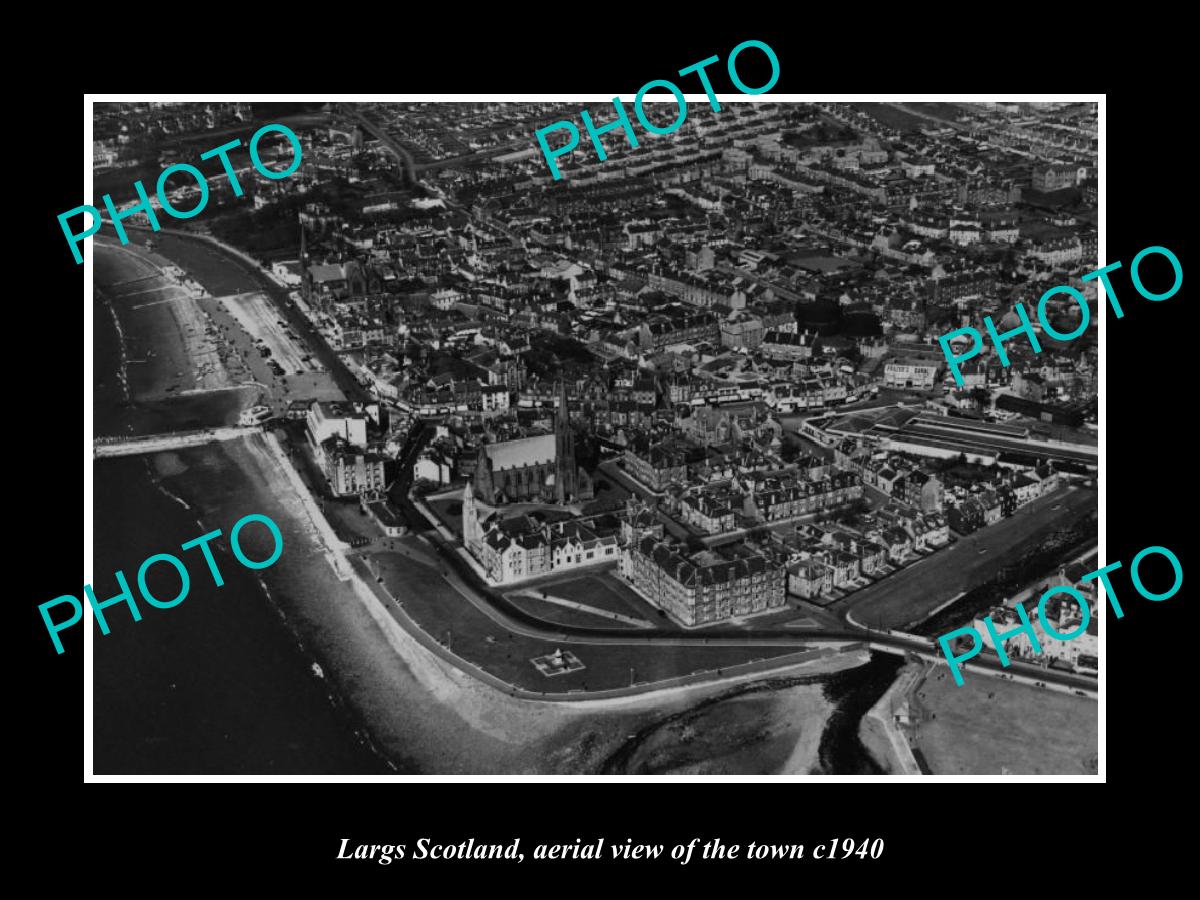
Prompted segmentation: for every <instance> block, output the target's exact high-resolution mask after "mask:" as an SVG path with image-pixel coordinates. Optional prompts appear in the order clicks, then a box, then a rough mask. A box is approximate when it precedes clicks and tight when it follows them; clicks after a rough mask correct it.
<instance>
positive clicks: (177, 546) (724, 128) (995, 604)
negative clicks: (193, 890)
mask: <svg viewBox="0 0 1200 900" xmlns="http://www.w3.org/2000/svg"><path fill="white" fill-rule="evenodd" d="M790 97H791V95H786V96H785V98H784V99H781V98H776V97H771V96H769V95H767V96H761V97H753V98H751V97H738V96H737V95H731V96H730V97H729V99H728V100H726V99H725V97H724V96H722V102H721V107H720V110H719V111H715V110H714V109H712V108H710V105H709V104H708V103H706V102H704V101H703V100H701V101H700V102H692V103H691V104H690V105H688V107H687V110H686V116H685V117H683V120H682V123H681V124H680V123H679V122H678V121H677V107H676V104H675V102H674V101H672V100H671V97H670V95H669V94H664V95H662V97H659V98H656V99H651V100H647V102H646V103H645V116H646V117H647V118H648V119H649V120H651V121H652V122H653V123H655V129H654V130H652V129H650V128H648V127H646V118H643V114H642V108H641V106H640V105H639V107H638V112H637V116H636V117H634V116H633V111H634V107H633V103H632V100H631V99H626V100H625V107H626V110H627V112H628V114H629V115H628V116H627V118H626V119H625V125H626V126H627V127H621V126H619V125H618V126H615V127H613V128H610V129H606V130H604V131H603V133H600V134H589V130H591V131H595V132H598V131H599V130H600V129H601V128H602V127H603V126H604V125H607V124H610V123H613V122H614V120H615V119H616V118H617V110H615V109H614V106H613V104H611V103H608V104H605V103H603V102H584V101H575V102H564V101H559V102H515V101H506V100H503V99H477V100H463V101H455V102H451V101H446V102H403V101H402V100H396V101H388V102H384V101H382V100H380V101H370V102H368V101H361V102H322V101H321V100H318V99H314V100H311V101H305V102H299V101H294V102H283V101H281V100H275V101H270V102H267V101H263V102H259V101H244V102H238V101H234V100H230V99H225V100H214V101H211V102H198V101H188V102H110V101H103V102H101V101H97V102H95V103H94V104H93V107H92V121H91V128H92V154H93V155H92V169H93V182H94V184H93V198H94V199H93V200H92V202H93V203H94V204H95V207H96V208H98V209H99V210H102V211H103V213H104V218H103V222H102V226H101V227H100V228H99V229H97V230H95V231H94V233H91V232H89V236H87V238H86V248H85V246H84V240H83V238H79V239H78V240H76V241H74V242H72V232H71V231H68V225H67V224H66V223H65V222H63V220H62V219H61V217H60V222H63V229H64V232H66V233H67V237H68V241H67V245H66V246H64V248H63V253H64V254H65V255H66V257H67V260H68V262H69V263H70V264H72V265H74V262H71V261H70V255H71V253H72V252H74V253H76V254H77V256H76V258H77V259H78V258H80V257H81V255H82V254H83V253H84V252H85V249H86V254H87V265H88V266H89V267H90V272H91V274H92V285H93V290H92V294H91V297H90V320H91V328H92V336H91V342H92V351H93V352H92V357H93V359H92V362H93V378H92V386H93V393H92V397H93V401H92V402H93V405H92V412H93V426H94V427H93V435H92V439H93V450H92V453H93V457H94V458H93V461H92V485H93V503H94V509H95V526H94V544H93V558H94V568H93V570H92V571H91V572H90V573H88V574H89V576H90V577H91V579H92V582H91V588H92V589H93V590H94V594H95V597H96V598H97V600H100V601H103V600H106V599H109V598H118V597H119V596H120V595H122V593H123V591H124V590H125V589H126V581H123V579H125V580H127V585H128V592H129V593H128V596H130V597H131V598H132V599H130V600H129V601H128V602H114V603H113V604H111V605H108V606H107V607H106V608H105V609H104V618H105V626H106V627H107V629H108V631H107V633H104V632H103V631H102V629H101V626H100V624H99V622H97V624H95V625H92V624H90V623H89V624H88V627H91V628H92V629H93V642H92V643H93V649H92V673H91V674H92V682H93V713H92V728H93V732H92V741H93V765H94V771H95V773H96V774H97V775H130V776H154V775H200V776H238V775H244V776H295V775H313V776H323V775H325V776H328V775H372V776H387V775H444V776H454V775H498V776H505V775H542V776H546V775H574V776H600V775H612V776H639V775H693V776H728V775H780V776H876V777H880V778H882V777H886V776H917V777H919V776H922V775H933V776H958V777H966V776H1000V775H1014V776H1028V775H1050V776H1095V775H1097V772H1098V765H1099V761H1098V746H1099V730H1098V698H1097V695H1098V674H1099V669H1100V665H1101V661H1100V659H1099V634H1098V627H1099V618H1100V616H1099V612H1100V611H1099V609H1098V606H1099V605H1101V604H1103V603H1104V599H1103V597H1102V596H1101V595H1100V594H1099V591H1100V589H1101V588H1100V581H1099V580H1097V579H1095V578H1086V577H1085V576H1087V575H1088V574H1089V573H1093V572H1094V570H1096V569H1097V568H1098V567H1099V566H1100V560H1099V555H1098V533H1099V521H1098V503H1097V498H1098V494H1097V472H1098V466H1099V446H1098V443H1099V441H1098V438H1099V435H1098V403H1097V399H1098V397H1097V392H1098V384H1099V374H1100V370H1099V342H1098V332H1097V326H1098V320H1099V319H1100V315H1098V312H1099V305H1100V304H1102V302H1103V301H1102V299H1101V300H1098V295H1097V284H1098V281H1097V279H1095V278H1085V277H1084V276H1086V275H1088V274H1089V273H1092V272H1093V270H1095V269H1097V268H1098V266H1099V265H1100V264H1101V261H1100V260H1099V259H1098V254H1097V234H1098V227H1099V222H1098V217H1099V209H1098V202H1097V192H1098V184H1099V183H1100V182H1099V179H1100V174H1099V164H1100V160H1099V158H1098V150H1099V140H1098V128H1097V126H1098V115H1097V105H1096V104H1095V103H1090V102H1089V103H1084V102H1038V103H1031V102H1003V101H1002V100H997V101H995V102H948V101H947V102H886V103H885V102H875V103H872V102H830V101H811V102H801V101H799V100H793V99H790ZM584 109H586V110H589V111H590V114H591V119H588V118H586V117H583V118H581V110H584ZM593 120H594V124H593ZM673 120H675V121H676V126H677V127H675V128H674V130H672V131H671V132H670V133H663V132H664V130H665V129H667V128H668V127H669V126H670V125H671V124H672V121H673ZM556 123H558V124H560V125H561V124H562V123H569V124H570V127H569V128H568V127H559V128H555V129H550V128H549V126H551V125H554V124H556ZM572 132H574V139H572ZM635 133H636V138H637V139H636V146H634V145H633V141H631V137H632V136H633V135H634V134H635ZM601 147H603V150H604V153H599V152H598V150H599V148H601ZM602 157H603V158H602ZM556 176H558V177H556ZM79 221H80V220H78V219H77V220H75V221H74V222H73V223H72V224H71V226H70V227H71V228H73V231H74V234H75V235H79V234H80V233H81V232H83V231H84V226H81V225H80V224H79ZM79 268H80V270H81V271H82V268H83V267H82V266H80V267H79ZM1057 285H1065V286H1069V287H1071V288H1074V289H1075V290H1076V291H1077V292H1078V293H1079V294H1082V295H1083V297H1085V298H1086V299H1087V301H1088V303H1089V304H1091V306H1092V313H1093V314H1092V315H1091V316H1090V317H1089V316H1088V315H1087V312H1088V311H1087V309H1086V308H1083V309H1081V307H1080V305H1079V303H1077V302H1076V301H1075V300H1074V299H1073V298H1072V296H1071V295H1070V294H1068V293H1066V292H1063V293H1060V294H1056V295H1054V296H1052V297H1050V298H1049V300H1046V299H1044V297H1043V295H1045V294H1046V293H1047V291H1049V290H1050V289H1051V288H1053V287H1055V286H1057ZM1035 311H1036V312H1037V314H1036V315H1035ZM1027 313H1028V314H1027ZM972 330H974V334H975V335H976V336H977V337H978V336H979V335H982V339H981V340H978V341H974V342H972V340H971V339H970V335H971V333H972ZM947 335H952V338H951V339H950V340H941V339H942V338H943V337H945V336H947ZM248 516H249V517H251V519H252V520H257V521H251V522H249V524H245V527H241V526H242V525H243V524H244V523H243V520H245V519H246V517H248ZM266 521H269V523H270V524H271V528H268V527H266V525H265V524H264V523H265V522H266ZM235 523H236V524H237V526H238V527H236V528H235ZM217 531H219V534H216V535H212V534H211V533H212V532H217ZM204 535H209V537H208V538H207V540H206V542H205V543H203V544H199V543H197V539H198V538H200V537H201V536H204ZM189 542H191V546H190V547H185V545H188V544H189ZM181 548H182V549H181ZM155 554H160V555H163V554H170V555H172V557H171V558H175V559H177V561H180V562H181V564H182V566H186V574H182V572H181V570H180V567H177V566H175V565H167V564H161V565H159V564H156V565H153V566H150V562H151V560H150V559H148V558H150V557H152V556H153V555H155ZM272 557H273V558H272ZM268 558H272V559H271V562H270V563H269V564H263V563H262V561H263V560H265V559H268ZM160 559H162V557H161V556H160ZM143 560H146V565H142V563H143ZM248 560H249V561H250V562H248ZM139 566H140V567H141V568H140V569H139ZM119 572H123V573H124V575H122V576H121V577H120V578H118V577H117V573H119ZM181 574H182V577H183V588H184V593H186V599H185V600H183V601H182V602H179V603H178V604H177V605H174V606H171V605H170V604H169V603H163V602H159V603H152V602H149V601H148V600H146V599H145V598H147V597H151V596H152V597H157V598H160V600H161V598H171V597H176V596H177V595H179V596H182V594H181V591H180V588H181ZM189 577H190V590H189ZM1056 588H1059V589H1061V590H1060V591H1059V592H1057V593H1055V594H1054V596H1053V597H1052V598H1051V599H1050V600H1049V602H1048V603H1047V602H1043V604H1042V606H1041V608H1040V609H1039V610H1038V612H1037V614H1035V608H1037V607H1038V600H1039V598H1040V597H1042V596H1043V595H1044V594H1046V593H1047V592H1048V591H1050V592H1053V591H1054V589H1056ZM135 601H136V606H137V610H138V611H139V613H140V618H139V617H138V616H131V610H132V608H133V605H134V602H135ZM93 603H95V601H93ZM1022 605H1023V608H1021V607H1022ZM1026 612H1028V614H1029V618H1028V620H1027V621H1028V623H1030V624H1027V623H1026V619H1025V616H1026ZM43 615H46V613H45V612H43ZM57 615H58V616H59V617H62V616H63V615H64V614H63V613H62V612H58V613H57ZM85 622H86V620H85ZM47 624H48V626H49V620H47ZM997 633H999V634H1001V635H1008V638H1007V639H1006V640H1004V641H1003V642H1001V641H1000V640H999V639H996V640H990V639H989V635H993V634H997ZM947 635H952V636H953V637H952V639H948V640H946V641H939V638H942V637H943V636H947ZM1064 638H1066V639H1064ZM55 640H56V641H57V637H55ZM997 645H998V646H997ZM953 660H958V662H954V661H953Z"/></svg>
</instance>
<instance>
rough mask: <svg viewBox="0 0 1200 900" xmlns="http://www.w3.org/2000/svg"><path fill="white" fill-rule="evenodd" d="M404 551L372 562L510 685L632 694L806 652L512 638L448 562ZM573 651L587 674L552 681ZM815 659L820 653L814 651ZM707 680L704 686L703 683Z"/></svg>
mask: <svg viewBox="0 0 1200 900" xmlns="http://www.w3.org/2000/svg"><path fill="white" fill-rule="evenodd" d="M396 543H397V544H400V545H403V546H404V547H405V549H404V550H402V551H400V552H376V553H373V554H372V555H371V560H372V563H373V564H374V565H375V566H376V567H377V568H378V571H379V572H380V573H381V575H382V578H383V585H384V587H385V588H386V589H387V591H388V593H389V594H391V595H392V596H393V597H394V598H395V599H396V600H397V601H398V602H399V603H400V604H401V605H402V607H403V608H404V611H405V612H406V613H407V614H408V615H409V616H411V617H412V618H413V619H414V620H416V622H417V623H418V624H419V625H420V626H421V628H422V629H423V630H424V631H425V632H426V633H427V634H429V635H430V636H431V637H433V638H434V639H436V640H438V641H439V642H440V643H442V644H443V645H447V646H448V647H449V649H450V650H451V651H452V652H453V653H454V654H455V655H457V656H460V657H463V658H464V659H466V660H468V661H469V662H471V663H472V664H474V665H476V666H479V667H481V668H483V669H484V670H485V671H487V672H488V673H490V674H492V675H494V676H495V677H497V678H499V679H501V680H502V681H504V682H505V683H507V684H512V685H515V686H517V687H520V688H523V689H525V690H530V691H544V692H550V693H566V692H570V691H595V690H603V689H610V688H624V687H628V686H629V684H630V682H631V681H633V682H634V683H639V684H640V683H648V682H656V681H661V680H664V679H668V678H675V677H679V676H688V675H691V674H693V673H701V672H707V671H714V670H718V669H727V668H729V667H731V666H736V665H738V664H740V663H747V662H750V661H752V660H759V659H771V658H774V657H783V656H793V657H797V656H798V654H802V653H804V652H805V650H804V648H802V647H798V646H794V645H793V646H757V647H719V646H705V645H699V646H670V645H663V644H645V643H640V642H641V641H644V640H645V638H644V637H643V636H641V635H639V634H638V632H637V631H636V630H634V629H630V628H620V627H612V628H611V629H610V630H611V631H612V632H613V634H614V635H620V634H622V633H624V634H628V636H629V640H630V641H631V643H630V644H621V643H616V642H611V641H605V640H604V639H599V640H595V641H592V640H589V639H582V640H581V639H578V638H574V639H566V638H565V637H564V638H563V639H561V640H559V639H552V640H547V639H543V638H538V637H529V636H527V635H524V634H518V633H516V632H514V631H511V630H510V629H509V628H508V627H507V626H505V625H503V624H501V623H500V622H499V621H496V620H495V619H493V618H492V617H491V616H489V615H488V614H487V613H485V612H483V611H482V610H481V609H480V608H478V607H477V606H476V605H475V604H473V603H472V602H471V601H470V600H468V599H467V598H466V597H464V596H463V595H462V594H461V593H460V592H459V591H458V589H457V588H456V587H454V586H453V585H451V584H450V583H449V582H447V580H446V579H445V578H444V577H443V576H442V572H441V565H442V564H441V563H440V562H438V561H437V560H436V559H435V558H433V557H431V556H430V553H431V551H430V550H429V549H428V548H427V547H424V546H423V545H421V544H420V542H417V541H415V540H400V541H397V542H396ZM559 649H561V650H563V652H564V653H565V652H567V651H570V652H572V653H574V654H575V657H576V658H577V660H578V661H579V662H580V663H582V668H579V669H576V670H574V671H570V672H565V673H563V674H557V675H555V676H554V677H553V678H550V677H548V676H546V675H545V674H543V673H542V672H541V671H540V669H539V668H538V666H537V665H536V664H535V663H534V660H535V659H538V658H540V657H545V656H548V655H552V654H554V653H555V652H556V651H558V650H559ZM808 652H810V653H812V652H816V651H808ZM697 680H699V679H697Z"/></svg>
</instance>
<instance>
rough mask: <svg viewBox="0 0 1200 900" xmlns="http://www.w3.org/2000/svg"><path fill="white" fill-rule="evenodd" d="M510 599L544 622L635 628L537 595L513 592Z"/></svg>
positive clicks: (590, 626)
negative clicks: (551, 601)
mask: <svg viewBox="0 0 1200 900" xmlns="http://www.w3.org/2000/svg"><path fill="white" fill-rule="evenodd" d="M508 601H509V602H510V603H511V604H512V605H513V606H517V607H520V608H521V609H523V610H525V612H527V613H529V614H530V615H531V616H537V618H539V619H541V620H542V621H544V622H555V623H558V624H560V625H578V626H581V627H583V628H628V629H633V626H632V625H627V624H625V623H624V622H622V621H620V620H618V619H610V618H608V617H607V616H601V615H597V614H595V613H588V612H584V611H583V610H580V609H571V608H570V607H569V606H560V605H559V604H557V603H549V602H547V601H545V600H539V599H537V598H536V597H527V596H524V595H523V594H511V595H509V597H508Z"/></svg>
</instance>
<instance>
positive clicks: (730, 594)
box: [622, 534, 787, 626]
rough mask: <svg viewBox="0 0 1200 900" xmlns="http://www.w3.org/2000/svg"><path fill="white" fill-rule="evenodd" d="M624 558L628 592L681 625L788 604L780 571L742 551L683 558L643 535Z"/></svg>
mask: <svg viewBox="0 0 1200 900" xmlns="http://www.w3.org/2000/svg"><path fill="white" fill-rule="evenodd" d="M625 553H626V554H627V559H626V560H625V561H624V565H623V566H622V568H623V570H624V571H625V572H626V574H627V575H628V577H629V580H630V581H632V582H633V586H634V587H635V588H636V589H637V590H638V592H639V593H641V594H642V596H644V597H645V598H646V599H647V600H649V601H650V602H651V603H653V604H654V605H655V606H657V607H659V608H660V609H662V610H664V611H665V612H666V613H667V614H668V615H669V616H671V617H672V618H673V619H675V620H676V621H677V622H679V623H681V624H683V625H687V626H693V625H708V624H711V623H713V622H721V621H726V620H728V619H732V618H735V617H738V616H748V615H753V614H755V613H760V612H766V611H767V610H770V609H779V608H780V607H782V606H783V605H784V604H785V603H786V601H787V597H786V582H785V573H784V569H783V567H782V566H781V565H779V564H778V563H776V562H775V561H774V560H772V559H770V558H768V557H767V556H766V555H765V554H763V553H760V552H757V551H754V550H750V549H749V548H747V547H745V546H743V545H735V546H727V547H725V548H722V550H721V551H720V552H718V551H715V550H703V551H701V552H699V553H694V554H692V555H691V556H683V555H682V554H681V553H680V548H678V547H674V546H672V545H670V544H667V543H664V542H663V541H661V540H659V539H658V538H656V537H654V536H652V535H649V534H646V535H641V536H637V535H635V537H634V540H632V541H631V542H630V544H629V546H628V547H626V548H625Z"/></svg>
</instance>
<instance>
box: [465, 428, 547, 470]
mask: <svg viewBox="0 0 1200 900" xmlns="http://www.w3.org/2000/svg"><path fill="white" fill-rule="evenodd" d="M483 449H484V452H485V453H487V456H488V459H490V460H491V461H492V468H493V469H496V470H499V469H519V468H521V467H523V466H533V465H537V464H538V463H546V462H553V461H554V459H555V456H556V454H555V446H554V435H552V434H539V435H536V436H535V437H527V438H517V439H516V440H515V441H502V442H501V443H498V444H485V445H484V448H483Z"/></svg>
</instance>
